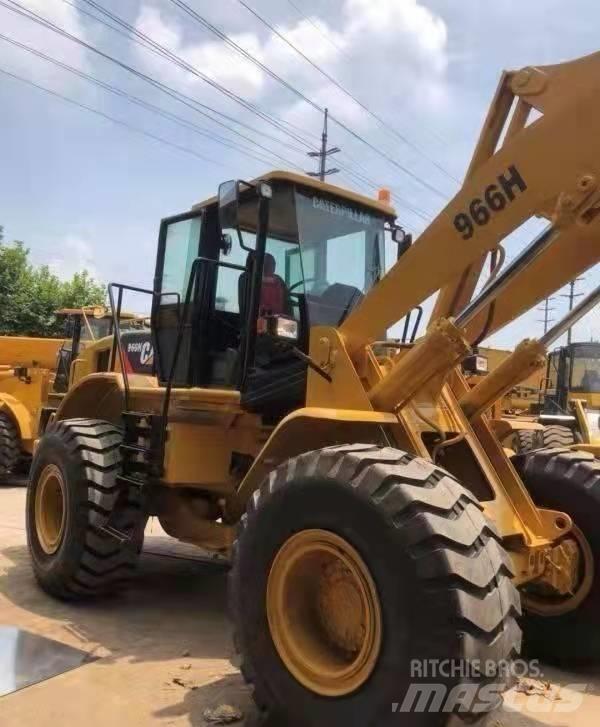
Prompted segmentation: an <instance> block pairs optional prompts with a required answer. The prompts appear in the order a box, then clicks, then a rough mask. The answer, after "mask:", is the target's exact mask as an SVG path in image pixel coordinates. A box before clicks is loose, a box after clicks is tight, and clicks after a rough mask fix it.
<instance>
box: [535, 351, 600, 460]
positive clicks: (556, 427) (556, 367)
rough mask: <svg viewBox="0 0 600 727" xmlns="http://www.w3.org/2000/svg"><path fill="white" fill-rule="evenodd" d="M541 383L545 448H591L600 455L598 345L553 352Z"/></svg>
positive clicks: (541, 415)
mask: <svg viewBox="0 0 600 727" xmlns="http://www.w3.org/2000/svg"><path fill="white" fill-rule="evenodd" d="M543 383H544V386H543V389H542V401H541V411H540V414H539V421H540V422H541V423H542V424H543V425H544V427H545V432H544V445H545V446H556V445H557V444H559V445H563V446H564V445H569V444H576V443H577V444H584V445H591V446H592V447H594V446H595V450H594V451H595V453H596V456H597V455H598V454H600V343H571V344H569V345H568V346H562V347H560V348H557V349H555V350H554V351H553V352H552V353H551V354H550V356H549V357H548V366H547V369H546V377H545V379H544V382H543Z"/></svg>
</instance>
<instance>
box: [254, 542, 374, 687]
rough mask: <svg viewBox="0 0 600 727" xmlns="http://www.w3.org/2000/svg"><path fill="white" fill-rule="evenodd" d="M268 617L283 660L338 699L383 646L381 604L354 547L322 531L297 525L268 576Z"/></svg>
mask: <svg viewBox="0 0 600 727" xmlns="http://www.w3.org/2000/svg"><path fill="white" fill-rule="evenodd" d="M267 617H268V622H269V629H270V631H271V637H272V639H273V642H274V644H275V648H276V649H277V652H278V654H279V656H280V657H281V660H282V661H283V662H284V664H285V666H286V667H287V669H288V670H289V671H290V672H291V673H292V674H293V676H294V677H295V678H296V679H297V680H298V681H299V682H300V683H301V684H302V685H303V686H305V687H306V688H307V689H310V690H311V691H313V692H315V693H317V694H320V695H323V696H329V697H340V696H344V695H346V694H350V693H352V692H354V691H356V690H357V689H359V688H360V687H361V686H362V685H363V684H364V683H365V682H366V681H367V679H368V678H369V677H370V675H371V673H372V672H373V669H374V668H375V665H376V663H377V660H378V658H379V653H380V651H381V642H382V616H381V604H380V601H379V596H378V594H377V589H376V586H375V582H374V581H373V578H372V576H371V574H370V572H369V569H368V568H367V566H366V564H365V563H364V561H363V560H362V558H361V557H360V555H359V554H358V552H357V551H356V550H355V549H354V548H353V547H352V546H351V545H350V544H349V543H348V542H347V541H346V540H344V539H343V538H341V537H339V536H338V535H335V534H334V533H331V532H329V531H327V530H303V531H302V532H300V533H297V534H296V535H293V536H292V537H291V538H290V539H289V540H287V541H286V542H285V543H284V545H283V546H282V547H281V549H280V550H279V552H278V553H277V556H276V557H275V560H274V561H273V565H272V567H271V572H270V574H269V579H268V585H267Z"/></svg>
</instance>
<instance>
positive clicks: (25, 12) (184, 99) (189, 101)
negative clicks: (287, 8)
mask: <svg viewBox="0 0 600 727" xmlns="http://www.w3.org/2000/svg"><path fill="white" fill-rule="evenodd" d="M63 1H64V2H67V3H68V4H72V3H70V2H68V0H63ZM86 1H87V0H86ZM8 3H10V5H12V6H16V7H10V6H9V4H8ZM8 3H7V2H2V1H1V0H0V6H2V7H4V8H6V9H8V10H10V11H11V12H14V13H17V14H19V15H21V16H23V17H25V18H26V19H28V20H30V21H32V22H35V23H37V24H39V25H42V27H45V28H47V29H49V30H52V31H53V32H55V33H57V34H59V35H61V36H62V37H65V38H67V39H69V40H70V41H72V42H75V43H77V44H78V45H80V46H82V47H84V48H86V49H88V50H90V51H91V52H93V53H96V54H97V55H99V56H100V57H102V58H104V59H105V60H108V61H110V62H112V63H114V64H116V65H117V66H119V67H120V68H122V69H124V70H126V71H127V72H129V73H131V74H133V75H134V76H136V77H137V78H140V79H141V80H143V81H145V82H147V83H149V84H151V85H152V86H153V87H155V88H157V89H158V90H160V91H161V92H163V93H165V94H167V95H168V96H170V97H172V98H174V99H175V100H177V101H178V102H180V103H183V104H184V105H186V106H188V107H189V108H190V109H192V110H194V111H196V112H197V113H202V112H201V111H200V110H199V109H198V108H197V107H198V106H199V107H201V108H203V109H207V110H208V111H211V112H213V113H215V114H217V115H220V116H222V117H224V118H228V119H231V120H232V121H233V122H234V123H238V124H240V125H242V126H245V127H246V128H250V129H252V128H253V127H248V125H247V124H243V122H241V121H239V120H237V119H233V118H232V117H229V116H227V115H226V114H223V113H222V112H219V111H217V110H216V109H213V108H212V107H210V106H208V105H206V104H202V103H201V102H199V101H197V100H196V99H193V98H191V97H189V96H186V95H185V94H182V93H180V92H178V91H176V90H175V89H173V88H171V87H169V86H167V85H166V84H163V83H162V82H160V81H157V80H156V79H154V78H152V77H150V76H148V75H146V74H144V73H142V72H140V71H138V70H137V69H135V68H133V67H131V66H128V65H127V64H126V63H124V62H123V61H120V60H119V59H117V58H114V57H112V56H110V55H108V54H107V53H105V52H103V51H101V50H100V49H99V48H97V47H95V46H92V45H91V44H89V43H86V42H85V41H83V40H82V39H80V38H77V37H76V36H74V35H72V34H70V33H68V32H67V31H65V30H64V29H62V28H60V27H59V26H57V25H56V24H54V23H52V22H51V21H49V20H47V19H46V18H44V17H42V16H40V15H38V14H36V13H34V12H33V11H30V10H29V9H27V8H23V7H22V6H20V5H19V3H16V2H14V0H8ZM17 8H19V9H17ZM90 17H92V18H93V19H94V20H96V21H97V22H99V23H101V24H103V25H105V26H106V27H108V28H110V29H111V30H113V31H116V30H117V29H115V28H114V27H113V26H110V25H108V24H107V23H105V22H104V21H103V20H101V19H100V18H96V16H93V15H91V14H90ZM123 23H124V21H123ZM125 25H127V24H125ZM128 27H131V26H128ZM132 30H135V29H132ZM117 32H121V33H122V31H117ZM141 36H142V37H143V38H146V37H147V36H145V35H144V34H141ZM127 37H128V38H129V36H127ZM131 40H134V41H135V42H137V43H138V44H140V45H142V47H144V48H146V49H147V50H151V51H152V52H155V51H154V49H152V48H150V47H147V46H146V45H144V44H143V43H142V42H140V41H139V40H138V39H136V38H131ZM148 41H149V42H151V43H155V42H154V41H152V40H151V39H148ZM155 45H157V47H158V48H162V46H160V45H159V44H155ZM165 52H167V53H168V51H165ZM159 55H162V53H159ZM204 115H205V116H207V118H209V119H210V120H211V121H212V122H213V123H217V124H220V125H222V126H224V127H225V128H227V129H228V130H230V131H231V132H232V133H236V134H238V135H240V134H239V132H237V130H235V129H232V128H231V127H228V126H227V125H225V124H223V122H220V121H219V120H218V119H215V118H213V117H212V116H210V115H207V114H206V113H204ZM254 131H256V130H254ZM256 133H260V132H258V131H256ZM243 138H244V139H246V140H248V141H252V143H255V144H256V142H254V141H253V140H250V139H248V138H247V137H245V136H243ZM271 138H274V137H271ZM277 141H280V142H281V140H277ZM281 143H283V142H281ZM267 151H268V152H269V153H273V152H272V151H271V150H267ZM286 163H289V161H286ZM350 171H351V170H350V169H347V172H348V173H350ZM369 183H370V184H371V186H373V188H374V189H377V188H378V186H379V185H377V184H376V183H374V182H369ZM395 196H396V199H397V200H398V201H400V202H401V203H402V204H403V205H404V206H406V207H407V208H408V209H411V211H413V212H414V214H416V215H417V216H419V217H422V218H423V219H425V220H426V221H428V220H429V219H430V218H429V217H427V216H426V215H425V214H424V213H422V212H421V211H417V209H416V208H414V207H413V208H411V207H410V206H409V204H408V203H407V202H405V201H404V200H402V198H401V197H400V196H399V195H395Z"/></svg>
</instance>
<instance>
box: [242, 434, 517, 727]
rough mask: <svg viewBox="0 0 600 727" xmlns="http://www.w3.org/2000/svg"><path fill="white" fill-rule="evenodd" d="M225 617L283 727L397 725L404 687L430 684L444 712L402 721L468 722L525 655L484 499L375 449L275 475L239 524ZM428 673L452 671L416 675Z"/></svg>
mask: <svg viewBox="0 0 600 727" xmlns="http://www.w3.org/2000/svg"><path fill="white" fill-rule="evenodd" d="M315 533H316V535H315ZM302 541H306V542H302ZM307 543H308V545H307ZM336 543H337V544H336ZM325 552H328V553H333V554H336V553H337V554H338V557H337V560H339V563H337V560H336V557H334V558H330V557H329V556H328V557H325V556H324V555H322V553H325ZM302 553H304V556H305V557H304V560H301V556H302ZM361 564H363V565H361ZM363 566H364V568H363ZM365 569H366V570H365ZM294 573H296V574H297V575H296V576H295V575H294ZM361 573H362V575H361ZM350 576H352V577H350ZM286 578H287V582H288V583H289V584H290V585H289V587H287V589H288V590H287V597H286V585H285V583H286ZM332 579H333V584H334V587H333V589H332V587H331V583H332ZM340 579H341V584H340ZM361 581H362V583H363V586H361V585H360V583H361ZM352 582H354V583H355V584H356V585H354V586H352V585H351V583H352ZM370 583H372V584H373V586H374V588H375V592H376V594H377V597H376V598H374V597H373V596H372V593H373V591H372V588H371V586H370V585H369V584H370ZM273 590H274V591H275V592H276V595H277V592H280V597H272V594H271V591H273ZM369 593H371V595H369ZM281 594H283V595H281ZM311 599H312V601H311ZM311 602H312V607H311ZM278 603H279V604H284V607H282V606H279V607H278V605H277V604H278ZM361 603H362V604H363V606H362V607H360V605H359V604H361ZM285 604H287V605H285ZM323 604H325V606H324V605H323ZM327 604H332V606H331V607H328V606H327ZM278 608H279V610H277V609H278ZM230 609H231V614H232V618H233V621H234V631H235V639H236V645H237V647H238V649H239V651H240V652H241V655H242V673H243V675H244V677H245V678H246V680H247V681H248V682H250V683H251V684H253V686H254V697H255V700H256V702H257V704H258V705H259V707H260V708H261V710H263V711H264V712H265V713H266V714H268V715H270V716H272V717H274V718H275V719H276V720H278V721H277V724H279V723H286V724H290V725H298V726H299V725H302V726H303V727H316V726H317V725H318V726H321V725H328V727H342V725H349V724H357V725H361V727H375V726H377V727H387V726H388V725H396V724H398V723H399V720H401V719H402V716H401V715H400V714H398V713H397V712H402V711H404V710H403V709H402V707H401V705H403V702H404V700H405V699H409V695H410V691H409V690H410V688H411V685H417V687H418V686H419V685H420V684H421V685H423V687H425V688H426V685H429V684H431V683H432V682H433V683H434V684H438V685H442V687H443V689H444V698H447V699H448V701H447V702H445V705H444V706H445V708H446V710H447V711H445V712H444V711H443V709H442V708H438V709H437V710H434V711H428V710H423V709H422V708H421V709H420V710H419V709H418V708H417V709H415V710H414V711H413V710H412V709H409V710H408V711H412V712H413V713H412V714H411V717H410V720H411V721H410V723H411V725H413V726H414V727H433V726H434V725H435V727H438V726H441V725H447V724H448V723H449V722H450V720H451V719H452V715H453V713H454V712H456V711H459V712H460V713H461V716H462V717H463V718H469V719H471V720H472V721H474V720H476V719H477V718H478V717H480V716H482V714H484V713H485V712H487V711H489V710H490V709H493V708H494V707H495V706H496V705H497V704H498V702H499V701H500V696H499V693H500V692H501V691H502V690H503V689H504V687H505V686H506V684H505V682H506V681H507V675H506V673H501V674H500V676H499V675H498V674H497V673H496V674H493V673H491V674H490V665H498V664H503V666H504V667H506V665H507V664H508V663H509V661H510V660H511V659H512V658H513V657H514V656H515V655H516V654H517V653H518V651H519V647H520V630H519V627H518V625H517V622H516V618H517V617H518V615H519V613H520V605H519V595H518V593H517V591H516V590H515V588H514V586H513V585H512V582H511V571H510V561H509V559H508V557H507V555H506V553H505V551H504V549H503V547H502V545H501V544H500V538H499V536H498V534H497V532H496V530H495V529H494V526H493V525H492V524H491V523H490V522H489V521H488V520H487V519H486V518H485V517H484V515H483V513H482V509H481V506H480V504H479V503H478V502H477V500H476V499H475V497H474V496H473V495H472V494H471V493H470V492H468V491H467V490H466V489H464V488H463V487H462V486H461V485H460V484H459V483H458V482H457V481H456V480H455V479H454V478H453V477H452V476H451V475H449V474H448V473H447V472H445V471H444V470H442V469H440V468H439V467H436V466H435V465H433V464H432V463H431V462H428V461H426V460H423V459H419V458H415V457H413V456H412V455H408V454H404V453H402V452H399V451H398V450H395V449H391V448H384V449H382V448H379V447H376V446H372V445H358V444H356V445H345V446H341V447H340V446H338V447H331V448H327V449H324V450H318V451H316V452H308V453H306V454H303V455H301V456H299V457H297V458H295V459H292V460H290V461H288V462H287V463H286V464H284V465H282V466H280V467H279V468H278V469H277V470H275V471H274V472H272V473H271V475H270V476H269V477H268V478H267V480H266V481H265V482H264V483H263V485H262V486H261V488H260V490H259V491H257V492H255V493H254V495H253V497H252V498H251V500H250V502H249V505H248V511H247V514H246V515H245V516H244V518H243V519H242V522H241V526H240V534H239V538H238V540H237V542H236V545H235V547H234V555H233V565H232V570H231V573H230ZM377 613H379V616H377ZM311 614H312V615H311ZM357 614H358V615H357ZM360 614H362V616H360ZM361 622H362V623H361ZM357 623H358V624H359V628H357V627H356V625H357ZM373 623H375V628H372V624H373ZM377 624H379V625H380V626H381V637H380V639H378V637H377V633H378V632H377ZM357 634H358V635H359V637H360V638H358V639H357V638H356V635H357ZM282 642H287V646H282ZM365 644H367V656H366V659H362V658H361V654H363V652H364V648H365ZM370 644H371V645H374V647H373V648H374V649H375V651H374V652H373V651H371V652H369V650H368V649H370V648H371V646H369V645H370ZM373 655H374V656H375V658H374V659H371V661H369V659H370V657H371V656H373ZM428 659H433V660H441V661H439V662H437V661H436V663H438V664H439V663H441V662H443V661H444V660H450V662H452V663H453V664H456V665H458V668H457V669H456V672H455V673H454V674H453V675H452V677H450V678H448V677H447V675H444V674H440V673H438V674H436V675H433V674H431V673H430V674H429V675H427V674H422V673H419V669H420V668H422V667H423V665H424V664H425V663H426V661H425V660H428ZM475 662H477V663H478V664H481V665H486V667H487V672H488V673H487V675H486V674H483V673H479V672H476V673H473V670H469V666H468V665H469V664H474V663H475ZM446 663H447V662H446ZM365 664H367V667H368V668H363V667H364V665H365ZM461 667H462V668H461ZM361 670H362V671H361ZM415 670H416V671H415ZM491 671H492V672H493V671H494V670H491ZM500 671H501V669H500ZM467 672H469V673H467ZM357 674H358V675H359V676H358V677H357ZM348 675H351V677H352V678H351V679H349V678H348ZM461 685H462V687H461ZM457 688H458V689H465V694H463V697H462V699H461V700H458V701H457V702H453V701H452V700H453V699H455V698H456V691H454V692H453V691H452V690H453V689H455V690H456V689H457ZM486 689H487V690H489V694H488V696H487V701H486V699H485V698H484V697H483V696H481V695H482V693H483V692H484V691H485V690H486ZM469 690H471V691H469ZM466 695H469V696H466ZM409 701H410V699H409ZM393 705H396V710H394V707H393ZM410 706H412V707H413V708H414V707H415V706H416V705H415V704H410V705H409V707H410ZM399 707H400V708H399ZM406 719H409V718H406Z"/></svg>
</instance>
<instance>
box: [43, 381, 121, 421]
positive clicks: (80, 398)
mask: <svg viewBox="0 0 600 727" xmlns="http://www.w3.org/2000/svg"><path fill="white" fill-rule="evenodd" d="M123 407H124V394H123V379H122V376H121V375H120V374H116V373H113V372H106V373H97V374H89V375H88V376H84V377H83V378H82V379H80V380H79V381H78V382H77V384H75V386H73V387H72V388H71V389H69V391H68V392H67V393H66V394H65V396H64V398H63V400H62V401H61V403H60V406H59V407H58V409H57V410H56V414H55V417H54V419H55V421H59V420H62V419H73V418H79V417H83V418H89V419H103V420H104V421H107V422H111V424H118V425H120V424H121V415H122V412H123Z"/></svg>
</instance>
